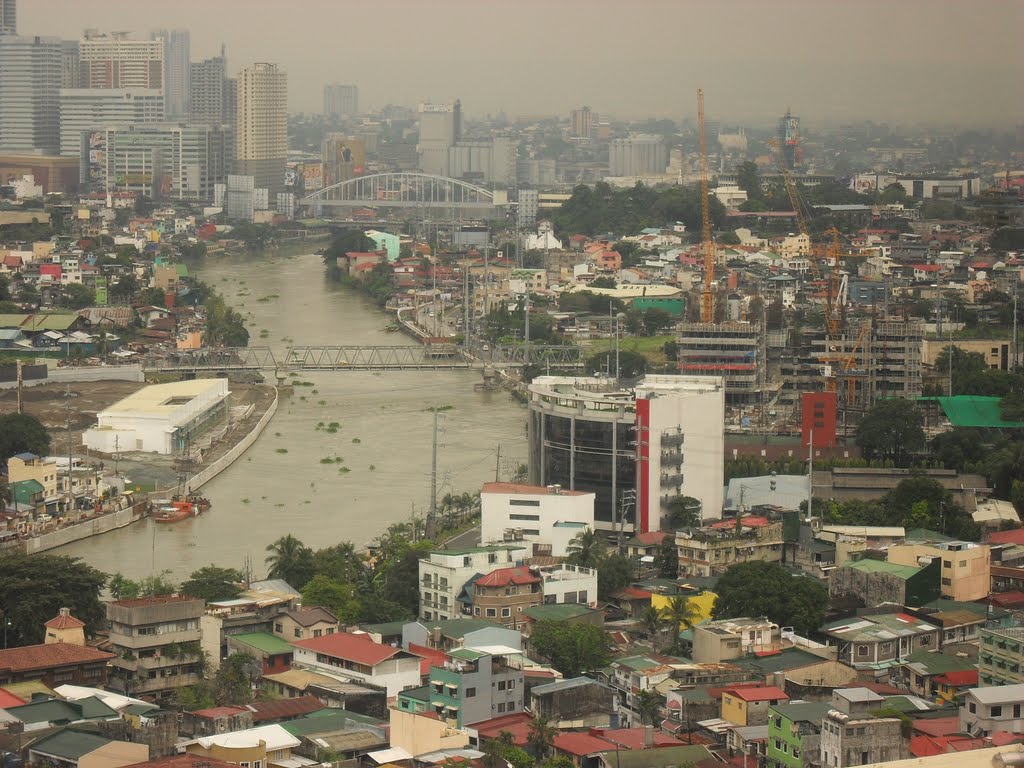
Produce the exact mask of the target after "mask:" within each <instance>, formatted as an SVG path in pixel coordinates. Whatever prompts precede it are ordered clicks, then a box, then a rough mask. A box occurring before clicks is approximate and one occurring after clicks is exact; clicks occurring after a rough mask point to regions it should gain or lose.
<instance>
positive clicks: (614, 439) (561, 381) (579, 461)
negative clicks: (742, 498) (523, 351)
mask: <svg viewBox="0 0 1024 768" xmlns="http://www.w3.org/2000/svg"><path fill="white" fill-rule="evenodd" d="M529 391H530V404H529V408H530V413H529V420H528V422H527V427H528V435H529V437H528V440H529V473H530V483H531V484H532V485H543V486H548V485H560V486H561V487H562V488H566V489H569V490H579V491H593V492H594V494H595V497H596V498H595V503H594V525H595V527H596V528H598V529H601V530H605V531H616V530H619V529H620V525H621V526H622V527H623V528H624V529H625V530H626V531H630V532H633V531H635V532H638V533H646V532H648V531H657V530H661V526H662V524H663V521H664V519H665V518H667V516H668V514H669V504H670V502H671V501H672V499H674V498H675V497H677V496H683V495H685V496H693V497H694V498H696V499H700V501H701V509H702V515H703V517H704V518H705V519H708V518H715V517H720V516H721V514H722V504H723V496H724V494H723V485H724V479H723V471H724V470H723V466H724V464H723V462H724V460H725V432H724V429H725V386H724V381H723V379H722V378H721V377H713V376H646V377H645V378H643V379H642V380H641V381H639V382H637V383H636V384H635V385H633V386H625V385H620V384H619V382H618V381H617V380H616V379H615V378H614V376H613V377H612V378H597V377H593V378H586V377H582V376H581V377H570V376H540V377H538V378H536V379H534V380H533V382H532V383H531V384H530V387H529Z"/></svg>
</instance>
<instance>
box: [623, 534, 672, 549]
mask: <svg viewBox="0 0 1024 768" xmlns="http://www.w3.org/2000/svg"><path fill="white" fill-rule="evenodd" d="M671 535H672V534H670V533H666V532H665V531H644V532H642V533H638V534H637V535H636V536H634V537H633V538H634V539H635V540H636V541H637V542H638V543H640V544H643V545H644V546H645V547H652V546H654V545H655V544H661V542H663V541H664V540H665V537H666V536H671Z"/></svg>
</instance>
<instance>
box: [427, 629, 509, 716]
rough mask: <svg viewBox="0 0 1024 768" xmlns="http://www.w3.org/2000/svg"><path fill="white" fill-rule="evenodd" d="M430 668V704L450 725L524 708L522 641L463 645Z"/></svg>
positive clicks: (505, 713)
mask: <svg viewBox="0 0 1024 768" xmlns="http://www.w3.org/2000/svg"><path fill="white" fill-rule="evenodd" d="M447 655H448V660H447V661H446V662H444V664H443V665H441V666H431V668H430V692H429V696H430V708H431V710H432V711H433V712H434V713H436V714H437V716H438V717H440V718H442V719H444V720H445V721H446V722H447V723H448V724H449V725H452V726H455V727H458V728H462V727H464V726H467V725H472V724H474V723H477V722H481V721H484V720H490V719H491V718H493V717H500V716H502V715H507V714H512V713H516V712H522V711H523V708H524V701H523V699H524V694H525V687H524V685H523V656H522V650H521V648H520V647H519V645H518V644H517V645H515V646H508V647H501V646H497V647H494V646H487V647H483V648H472V647H462V648H456V649H455V650H452V651H449V652H448V654H447Z"/></svg>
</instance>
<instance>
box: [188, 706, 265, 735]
mask: <svg viewBox="0 0 1024 768" xmlns="http://www.w3.org/2000/svg"><path fill="white" fill-rule="evenodd" d="M180 723H181V724H180V726H179V732H180V733H181V735H182V736H194V737H197V738H198V737H199V736H212V735H214V734H218V733H231V732H233V731H244V730H246V729H248V728H252V725H253V723H252V711H251V710H250V709H249V708H248V707H209V708H207V709H197V710H193V711H192V712H182V713H181V720H180Z"/></svg>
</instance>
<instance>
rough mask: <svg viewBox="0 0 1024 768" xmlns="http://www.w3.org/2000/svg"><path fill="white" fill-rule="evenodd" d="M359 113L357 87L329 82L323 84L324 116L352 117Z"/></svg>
mask: <svg viewBox="0 0 1024 768" xmlns="http://www.w3.org/2000/svg"><path fill="white" fill-rule="evenodd" d="M358 114H359V88H358V87H356V86H354V85H341V84H339V83H331V84H329V85H325V86H324V116H325V117H335V118H337V117H352V116H353V115H358Z"/></svg>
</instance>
